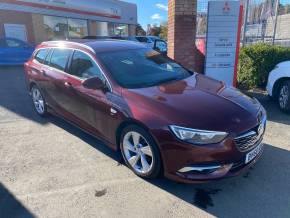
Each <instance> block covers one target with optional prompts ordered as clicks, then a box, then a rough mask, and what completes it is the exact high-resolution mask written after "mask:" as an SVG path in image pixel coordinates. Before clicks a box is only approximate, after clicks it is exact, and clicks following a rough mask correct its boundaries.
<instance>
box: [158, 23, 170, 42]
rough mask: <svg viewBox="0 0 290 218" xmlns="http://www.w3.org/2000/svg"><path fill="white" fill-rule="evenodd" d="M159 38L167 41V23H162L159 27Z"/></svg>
mask: <svg viewBox="0 0 290 218" xmlns="http://www.w3.org/2000/svg"><path fill="white" fill-rule="evenodd" d="M160 29H161V31H160V35H159V36H160V38H162V39H164V40H167V32H168V25H167V22H164V23H163V24H161V25H160Z"/></svg>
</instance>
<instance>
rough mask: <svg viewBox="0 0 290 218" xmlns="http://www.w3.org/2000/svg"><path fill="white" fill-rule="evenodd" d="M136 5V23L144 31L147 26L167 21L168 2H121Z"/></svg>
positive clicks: (143, 0) (166, 0) (135, 0)
mask: <svg viewBox="0 0 290 218" xmlns="http://www.w3.org/2000/svg"><path fill="white" fill-rule="evenodd" d="M123 1H126V2H132V3H135V4H137V8H138V21H139V23H140V24H141V25H142V26H143V28H145V29H146V26H147V24H155V23H156V24H160V22H163V21H167V5H168V0H123Z"/></svg>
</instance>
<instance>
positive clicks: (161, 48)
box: [153, 39, 167, 54]
mask: <svg viewBox="0 0 290 218" xmlns="http://www.w3.org/2000/svg"><path fill="white" fill-rule="evenodd" d="M153 49H154V50H156V51H158V52H160V53H161V54H167V43H166V42H165V41H164V40H160V39H156V40H155V42H154V47H153Z"/></svg>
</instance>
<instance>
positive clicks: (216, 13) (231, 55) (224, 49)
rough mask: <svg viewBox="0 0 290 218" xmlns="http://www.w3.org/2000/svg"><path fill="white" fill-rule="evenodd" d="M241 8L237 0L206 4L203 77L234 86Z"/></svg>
mask: <svg viewBox="0 0 290 218" xmlns="http://www.w3.org/2000/svg"><path fill="white" fill-rule="evenodd" d="M241 21H242V6H240V2H239V1H209V3H208V22H207V40H206V61H205V74H206V75H207V76H210V77H212V78H215V79H217V80H220V81H224V82H225V83H226V84H228V85H233V86H236V81H237V65H238V55H239V47H240V31H241Z"/></svg>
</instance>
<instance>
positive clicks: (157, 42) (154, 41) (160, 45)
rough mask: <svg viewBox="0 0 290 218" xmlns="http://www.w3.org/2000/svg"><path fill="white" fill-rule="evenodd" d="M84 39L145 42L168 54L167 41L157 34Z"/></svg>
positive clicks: (149, 46)
mask: <svg viewBox="0 0 290 218" xmlns="http://www.w3.org/2000/svg"><path fill="white" fill-rule="evenodd" d="M83 39H119V40H128V41H134V42H140V43H143V44H144V45H145V46H147V47H148V48H153V49H154V50H156V51H158V52H160V53H162V54H164V55H167V42H166V41H165V40H163V39H160V38H159V37H157V36H86V37H84V38H83Z"/></svg>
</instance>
